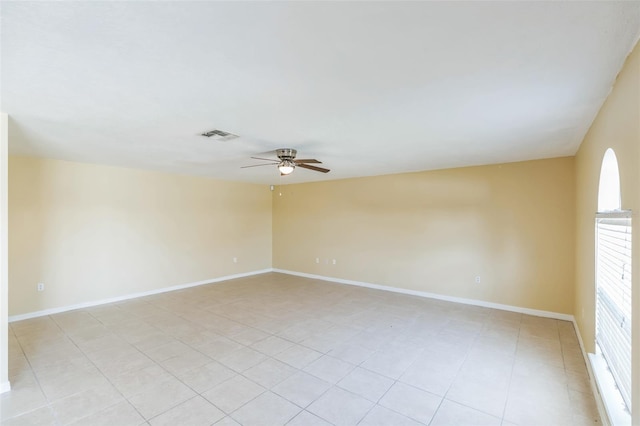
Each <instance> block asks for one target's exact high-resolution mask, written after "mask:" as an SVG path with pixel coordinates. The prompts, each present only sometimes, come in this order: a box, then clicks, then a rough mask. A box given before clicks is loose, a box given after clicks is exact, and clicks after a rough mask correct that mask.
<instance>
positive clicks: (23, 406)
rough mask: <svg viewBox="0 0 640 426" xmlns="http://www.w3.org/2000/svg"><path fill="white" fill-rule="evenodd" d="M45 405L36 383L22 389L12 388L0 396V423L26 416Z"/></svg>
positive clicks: (45, 402) (45, 401)
mask: <svg viewBox="0 0 640 426" xmlns="http://www.w3.org/2000/svg"><path fill="white" fill-rule="evenodd" d="M46 404H47V400H46V398H45V396H44V394H43V393H42V391H41V390H40V386H38V384H37V383H35V382H34V384H33V385H31V386H28V387H23V388H22V389H15V388H14V389H12V390H11V392H6V393H3V394H1V395H0V421H4V420H6V419H9V418H12V417H16V416H19V415H21V414H26V413H28V412H30V411H33V410H36V409H38V408H41V407H44V406H45V405H46Z"/></svg>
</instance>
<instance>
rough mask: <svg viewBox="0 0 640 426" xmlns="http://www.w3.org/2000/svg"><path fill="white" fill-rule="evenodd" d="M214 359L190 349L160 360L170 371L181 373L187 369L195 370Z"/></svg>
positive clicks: (175, 373)
mask: <svg viewBox="0 0 640 426" xmlns="http://www.w3.org/2000/svg"><path fill="white" fill-rule="evenodd" d="M211 361H213V360H212V359H211V358H209V357H208V356H206V355H204V354H201V353H200V352H197V351H194V350H190V351H188V352H184V353H182V354H180V355H177V356H174V357H173V358H169V359H166V360H164V361H160V365H161V366H162V367H163V368H164V369H165V370H167V371H168V372H170V373H172V374H174V375H179V374H182V373H185V372H187V371H190V370H193V369H195V368H198V367H202V366H203V365H206V364H208V363H210V362H211Z"/></svg>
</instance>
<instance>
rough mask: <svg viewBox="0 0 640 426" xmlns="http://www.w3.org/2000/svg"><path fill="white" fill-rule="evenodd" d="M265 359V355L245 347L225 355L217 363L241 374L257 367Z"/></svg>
mask: <svg viewBox="0 0 640 426" xmlns="http://www.w3.org/2000/svg"><path fill="white" fill-rule="evenodd" d="M265 359H267V356H266V355H264V354H262V353H260V352H258V351H256V350H254V349H251V348H249V347H246V346H245V347H242V348H240V349H238V350H237V351H233V352H231V353H229V354H227V355H226V356H224V357H222V358H220V359H219V360H218V361H219V362H220V363H222V364H224V365H225V366H227V367H229V368H231V369H232V370H234V371H237V372H239V373H241V372H243V371H245V370H248V369H249V368H251V367H253V366H255V365H258V364H259V363H261V362H262V361H264V360H265Z"/></svg>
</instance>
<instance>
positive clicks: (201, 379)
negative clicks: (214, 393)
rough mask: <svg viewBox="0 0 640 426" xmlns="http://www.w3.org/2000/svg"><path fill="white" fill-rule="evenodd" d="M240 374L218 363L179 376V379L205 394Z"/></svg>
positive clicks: (213, 362)
mask: <svg viewBox="0 0 640 426" xmlns="http://www.w3.org/2000/svg"><path fill="white" fill-rule="evenodd" d="M237 374H238V373H237V372H235V371H233V370H231V369H230V368H227V367H225V366H224V365H222V364H220V363H219V362H217V361H212V362H210V363H208V364H205V365H203V366H200V367H198V368H195V369H193V370H190V371H187V372H185V373H182V374H179V375H178V378H179V379H180V380H181V381H182V382H183V383H184V384H186V385H187V386H189V387H190V388H191V389H193V390H195V391H196V392H198V393H203V392H204V391H207V390H209V389H211V388H212V387H214V386H216V385H218V384H220V383H222V382H224V381H226V380H229V379H230V378H232V377H234V376H236V375H237Z"/></svg>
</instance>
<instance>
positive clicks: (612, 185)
mask: <svg viewBox="0 0 640 426" xmlns="http://www.w3.org/2000/svg"><path fill="white" fill-rule="evenodd" d="M596 347H597V351H598V352H599V353H600V355H602V357H603V358H604V360H605V361H606V364H607V366H608V368H609V370H610V372H611V375H612V376H613V379H614V381H615V383H616V386H617V388H618V390H619V391H620V395H621V396H622V399H623V400H624V403H625V404H626V408H627V410H629V411H631V212H630V211H624V210H621V198H620V175H619V173H618V162H617V159H616V156H615V153H614V152H613V150H611V149H608V150H607V152H606V153H605V156H604V159H603V161H602V169H601V172H600V187H599V191H598V213H597V214H596Z"/></svg>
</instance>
